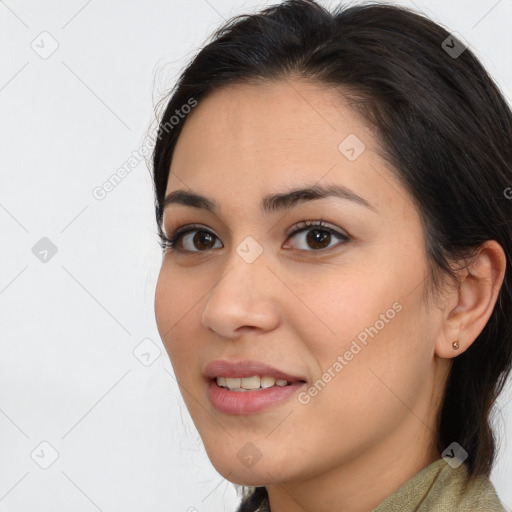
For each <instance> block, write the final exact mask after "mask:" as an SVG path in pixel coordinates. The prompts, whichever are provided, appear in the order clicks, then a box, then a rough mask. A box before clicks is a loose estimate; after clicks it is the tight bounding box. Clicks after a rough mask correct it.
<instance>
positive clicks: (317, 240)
mask: <svg viewBox="0 0 512 512" xmlns="http://www.w3.org/2000/svg"><path fill="white" fill-rule="evenodd" d="M301 225H302V226H305V227H303V228H302V229H298V230H296V231H294V232H293V233H292V234H291V235H290V236H289V238H296V239H298V240H299V244H295V248H296V249H299V250H303V251H309V252H315V251H316V252H319V251H321V250H322V249H326V248H330V247H334V246H336V245H340V244H341V243H346V242H348V241H349V237H348V236H347V235H345V234H343V233H340V232H338V231H337V230H335V229H333V228H331V227H329V226H325V225H324V224H323V223H322V221H320V222H307V221H303V222H302V223H301ZM336 239H338V244H336V243H334V244H333V242H336ZM297 245H298V246H297ZM301 245H302V247H301Z"/></svg>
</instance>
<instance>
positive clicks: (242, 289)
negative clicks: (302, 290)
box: [201, 251, 280, 339]
mask: <svg viewBox="0 0 512 512" xmlns="http://www.w3.org/2000/svg"><path fill="white" fill-rule="evenodd" d="M277 284H278V283H277V280H276V277H275V275H274V274H273V273H272V272H271V271H270V269H269V268H268V267H267V263H266V260H265V258H264V255H263V254H262V255H260V256H259V257H258V258H257V259H256V260H255V261H253V262H251V263H249V262H247V261H245V260H244V259H243V258H242V257H241V256H240V255H239V254H238V253H236V251H233V255H232V257H231V258H230V259H229V261H228V262H227V265H226V266H225V267H224V272H223V274H222V275H221V276H220V277H219V279H218V281H217V283H216V284H215V285H214V287H213V288H212V289H211V290H210V292H209V293H208V294H207V297H206V302H205V306H204V310H203V313H202V318H201V321H202V325H203V327H205V328H206V329H209V330H211V331H213V332H215V333H217V334H218V335H220V336H222V337H223V338H229V339H236V338H237V337H238V336H240V335H241V334H243V333H244V332H245V331H248V330H255V329H257V330H262V331H270V330H272V329H275V328H276V327H277V325H278V324H279V319H280V311H279V303H278V297H277V295H276V290H278V289H279V287H278V286H277Z"/></svg>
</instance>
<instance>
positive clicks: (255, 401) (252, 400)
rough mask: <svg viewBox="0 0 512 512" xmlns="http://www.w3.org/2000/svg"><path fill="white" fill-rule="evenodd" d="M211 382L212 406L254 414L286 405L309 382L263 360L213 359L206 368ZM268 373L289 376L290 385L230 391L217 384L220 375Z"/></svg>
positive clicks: (261, 374) (236, 412)
mask: <svg viewBox="0 0 512 512" xmlns="http://www.w3.org/2000/svg"><path fill="white" fill-rule="evenodd" d="M203 373H204V375H205V377H206V379H207V382H206V386H207V394H208V398H209V399H210V402H211V403H212V405H213V406H214V407H215V409H217V410H218V411H220V412H222V413H225V414H235V415H236V414H251V413H257V412H260V411H263V410H265V409H268V408H270V407H275V406H277V405H279V404H282V403H283V402H284V401H286V400H287V399H289V398H291V397H292V396H293V395H294V394H295V393H297V391H298V390H299V389H300V388H302V387H303V386H304V385H306V382H305V380H306V379H305V378H303V377H300V376H294V375H291V374H289V373H287V372H285V371H283V370H278V369H277V368H274V367H272V366H270V365H268V364H266V363H262V362H259V361H251V360H245V361H236V362H235V361H226V360H217V361H213V362H211V363H210V364H208V365H207V366H206V368H205V369H204V371H203ZM253 375H259V376H263V375H267V376H270V377H274V378H275V379H276V380H277V379H285V380H287V381H288V382H289V383H290V384H289V385H287V386H273V387H271V388H266V389H259V390H248V391H230V390H229V389H226V388H221V387H220V386H218V385H217V382H216V377H252V376H253Z"/></svg>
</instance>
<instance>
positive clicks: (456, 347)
mask: <svg viewBox="0 0 512 512" xmlns="http://www.w3.org/2000/svg"><path fill="white" fill-rule="evenodd" d="M452 347H453V350H457V349H458V348H459V340H457V341H454V342H453V343H452Z"/></svg>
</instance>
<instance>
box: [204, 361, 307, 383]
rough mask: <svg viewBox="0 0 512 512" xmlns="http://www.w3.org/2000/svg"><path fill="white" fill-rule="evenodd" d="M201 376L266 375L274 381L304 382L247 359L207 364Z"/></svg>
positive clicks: (303, 379) (212, 377) (213, 377)
mask: <svg viewBox="0 0 512 512" xmlns="http://www.w3.org/2000/svg"><path fill="white" fill-rule="evenodd" d="M203 374H204V375H205V376H206V377H207V378H208V379H215V377H252V376H253V375H259V376H264V375H267V376H269V377H274V379H276V380H277V379H284V380H287V381H288V382H290V383H294V382H298V381H305V380H306V379H305V378H304V377H301V376H295V375H291V374H289V373H286V372H284V371H282V370H278V369H277V368H274V367H273V366H270V365H268V364H266V363H262V362H260V361H254V360H248V359H247V360H243V361H228V360H226V359H218V360H216V361H212V362H211V363H209V364H208V365H207V366H206V367H205V369H204V371H203Z"/></svg>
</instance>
